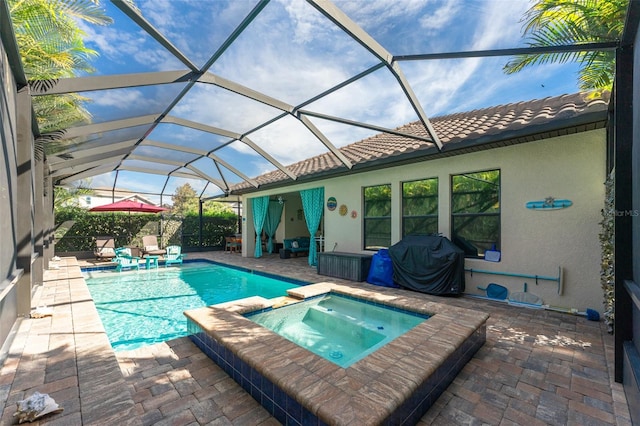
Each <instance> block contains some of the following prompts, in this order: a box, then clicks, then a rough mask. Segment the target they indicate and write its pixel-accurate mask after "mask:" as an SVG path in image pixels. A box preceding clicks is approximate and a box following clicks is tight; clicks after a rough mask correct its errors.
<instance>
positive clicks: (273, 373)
mask: <svg viewBox="0 0 640 426" xmlns="http://www.w3.org/2000/svg"><path fill="white" fill-rule="evenodd" d="M330 291H331V292H336V293H340V294H346V295H349V296H352V297H356V298H360V299H365V300H367V301H370V302H374V303H380V304H384V305H390V306H394V307H396V308H401V309H404V310H410V311H414V312H418V313H423V314H429V315H431V318H429V320H428V321H425V322H423V323H421V324H420V325H418V326H417V327H415V328H413V329H412V330H410V331H409V332H407V333H405V334H404V335H402V336H400V337H398V338H397V339H395V340H393V341H392V342H390V343H388V344H387V345H385V346H383V347H382V348H380V349H378V350H377V351H375V352H374V353H372V354H370V355H368V356H367V357H365V358H363V359H362V360H360V361H358V362H356V363H355V364H353V365H351V366H350V367H347V368H342V367H339V366H337V365H336V364H334V363H332V362H330V361H328V360H326V359H324V358H322V357H320V356H317V355H315V354H313V353H311V352H310V351H308V350H306V349H304V348H302V347H299V346H298V345H296V344H294V343H292V342H290V341H289V340H286V339H285V338H283V337H280V336H279V335H277V334H275V333H274V332H272V331H271V330H268V329H266V328H264V327H262V326H260V325H258V324H255V323H253V322H252V321H251V320H249V319H247V318H245V317H244V316H243V314H245V313H248V312H252V311H255V310H260V309H264V308H268V307H271V306H273V305H283V304H287V300H286V299H285V300H283V299H282V298H278V299H272V300H267V299H264V298H261V297H252V298H247V299H242V300H238V301H234V302H228V303H224V304H220V305H215V306H210V307H205V308H199V309H193V310H189V311H186V312H185V315H186V316H187V318H188V319H189V320H190V321H191V322H193V323H194V324H196V325H197V326H198V327H199V329H200V330H202V331H203V332H204V333H206V335H207V336H209V337H210V338H211V339H214V341H215V343H213V344H214V345H220V346H221V347H224V348H226V349H227V350H228V351H231V352H232V353H233V354H234V355H235V356H237V358H238V359H240V360H241V361H243V362H244V363H246V364H247V365H248V366H249V367H250V368H251V369H253V370H255V372H257V373H259V374H260V375H261V376H262V377H265V378H267V379H268V380H269V381H270V382H272V383H273V384H274V385H276V386H278V387H279V388H280V389H282V390H283V391H284V392H286V394H287V395H289V396H291V397H292V398H295V402H297V403H298V404H300V405H301V406H302V407H303V408H304V409H306V410H307V411H308V412H310V413H312V414H313V415H314V416H316V417H317V418H318V419H319V424H322V423H326V424H336V425H372V424H382V423H385V422H389V421H391V420H392V419H393V420H394V421H395V420H397V417H398V415H405V414H406V415H407V416H409V417H410V416H411V415H412V413H398V412H399V411H403V410H404V409H405V408H406V407H405V406H406V403H407V401H409V400H411V398H412V397H415V394H417V393H419V392H418V391H420V389H421V387H423V385H424V384H425V383H431V382H434V381H435V383H437V384H438V386H439V387H442V388H443V389H444V388H445V387H446V385H448V383H449V379H450V380H453V378H454V377H455V375H456V374H457V371H458V370H459V369H460V368H462V367H463V366H464V363H466V360H465V359H468V358H470V357H471V356H473V353H475V351H476V350H477V349H478V347H477V345H476V346H472V347H470V346H469V345H468V344H466V342H468V341H469V340H470V339H472V338H475V339H476V341H479V342H480V345H481V343H484V339H485V330H486V325H485V324H486V321H487V319H488V318H489V315H488V314H485V313H481V312H478V311H473V310H469V309H465V308H460V307H454V306H450V305H445V304H441V303H437V302H433V301H427V300H423V299H417V298H412V297H410V296H405V295H397V294H388V293H385V292H382V291H381V292H377V291H375V290H372V289H365V288H362V287H358V286H355V285H344V284H334V283H328V282H323V283H317V284H311V285H307V286H303V287H299V288H297V289H292V290H291V291H289V295H290V296H292V297H293V298H299V299H304V298H308V297H312V296H317V295H320V294H323V293H327V292H330ZM289 302H292V300H289ZM196 340H197V339H196ZM196 340H194V341H196ZM196 344H198V342H196ZM460 348H464V350H465V351H467V352H472V353H464V354H462V355H463V356H462V357H460V355H461V354H460V353H459V352H460ZM205 352H206V351H205ZM454 355H455V358H460V361H457V360H455V359H452V358H454ZM214 360H215V359H214ZM462 361H464V362H462ZM230 362H232V363H233V362H234V361H230ZM460 363H462V364H461V365H459V364H460ZM240 375H241V374H240V373H238V376H240ZM247 375H249V373H247ZM450 376H452V377H450ZM234 379H237V381H238V379H240V381H241V380H247V381H248V382H250V381H251V380H250V379H249V378H246V377H244V378H241V377H234ZM445 382H446V383H445ZM251 386H258V387H259V385H256V384H252V383H247V387H248V388H250V389H251ZM256 392H258V390H256ZM252 395H253V393H252ZM438 395H439V393H438V394H437V395H435V394H434V395H432V396H431V397H430V401H431V400H433V401H435V399H436V398H437V396H438ZM254 398H255V396H254ZM270 402H272V401H270ZM420 403H422V402H420V401H419V403H418V404H417V405H420ZM423 404H426V405H424V406H422V407H421V408H419V409H423V408H424V410H425V411H426V409H428V407H429V406H430V403H428V404H427V402H424V403H423ZM263 405H264V404H263ZM411 409H412V410H413V408H411ZM274 415H276V417H278V416H277V412H276V413H275V414H274ZM413 415H414V416H416V415H417V416H418V418H419V417H420V416H421V415H422V414H421V413H413Z"/></svg>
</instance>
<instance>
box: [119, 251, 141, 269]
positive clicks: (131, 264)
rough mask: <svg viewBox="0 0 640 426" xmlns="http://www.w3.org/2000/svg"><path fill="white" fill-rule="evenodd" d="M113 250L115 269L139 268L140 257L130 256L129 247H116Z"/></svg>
mask: <svg viewBox="0 0 640 426" xmlns="http://www.w3.org/2000/svg"><path fill="white" fill-rule="evenodd" d="M115 252H116V257H115V259H114V262H116V263H117V264H118V266H116V271H118V272H120V271H122V269H124V268H132V269H138V270H139V269H140V258H139V257H138V256H131V249H130V248H129V247H118V248H117V249H116V250H115Z"/></svg>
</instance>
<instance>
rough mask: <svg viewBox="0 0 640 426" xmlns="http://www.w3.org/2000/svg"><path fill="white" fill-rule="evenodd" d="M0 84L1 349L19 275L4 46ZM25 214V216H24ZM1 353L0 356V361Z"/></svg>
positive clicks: (11, 105) (12, 113)
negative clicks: (1, 135) (0, 94)
mask: <svg viewBox="0 0 640 426" xmlns="http://www.w3.org/2000/svg"><path fill="white" fill-rule="evenodd" d="M0 80H2V81H1V82H2V91H3V94H2V96H1V97H0V111H2V112H1V113H0V120H1V121H0V131H1V132H2V134H3V137H2V142H1V143H2V149H0V162H2V164H3V167H2V168H1V169H0V199H1V200H2V202H1V203H0V217H1V218H2V220H1V221H0V236H2V240H3V244H0V346H1V345H2V344H3V343H4V342H5V341H6V340H7V338H8V336H9V335H10V332H11V329H12V327H13V325H14V323H15V322H16V319H17V317H18V295H17V293H18V291H17V290H18V286H17V283H18V281H19V279H20V277H21V276H22V271H20V270H18V269H17V265H16V258H17V257H18V248H17V246H16V244H15V241H16V234H17V228H18V224H17V218H18V210H17V206H18V203H17V198H16V197H17V192H18V186H17V182H18V165H17V152H16V140H17V130H16V122H17V107H16V105H17V100H16V97H17V93H16V89H15V88H16V82H15V80H14V78H13V74H12V72H11V67H10V64H9V61H8V58H7V56H6V54H5V51H4V45H3V44H2V43H0ZM23 214H24V213H23ZM3 356H4V353H0V358H2V357H3Z"/></svg>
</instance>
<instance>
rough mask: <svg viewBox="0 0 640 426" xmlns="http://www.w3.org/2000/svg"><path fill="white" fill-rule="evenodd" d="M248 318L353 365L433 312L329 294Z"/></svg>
mask: <svg viewBox="0 0 640 426" xmlns="http://www.w3.org/2000/svg"><path fill="white" fill-rule="evenodd" d="M247 318H249V319H250V320H251V321H254V322H256V323H258V324H260V325H262V326H264V327H266V328H268V329H270V330H272V331H275V332H276V333H278V334H279V335H281V336H282V337H284V338H286V339H288V340H290V341H292V342H294V343H296V344H298V345H300V346H302V347H303V348H306V349H309V350H310V351H311V352H313V353H315V354H317V355H320V356H321V357H323V358H325V359H327V360H329V361H331V362H333V363H335V364H337V365H339V366H341V367H348V366H349V365H351V364H353V363H354V362H356V361H358V360H360V359H362V358H364V357H365V356H367V355H368V354H370V353H372V352H373V351H375V350H376V349H378V348H379V347H381V346H384V345H385V344H387V343H389V342H390V341H392V340H393V339H395V338H396V337H398V336H400V335H402V334H404V333H406V332H407V331H409V330H411V329H412V328H413V327H415V326H417V325H418V324H420V323H421V322H423V321H424V320H425V319H426V318H428V315H420V314H414V313H411V312H407V311H400V310H397V309H396V310H393V309H389V308H387V307H384V306H382V305H374V304H371V303H367V302H366V301H362V300H358V299H354V298H349V297H346V296H340V295H337V294H328V295H324V296H320V297H315V298H313V299H311V300H308V301H305V302H299V303H296V304H293V305H289V306H285V307H282V308H278V309H268V310H266V311H264V312H257V313H252V314H247Z"/></svg>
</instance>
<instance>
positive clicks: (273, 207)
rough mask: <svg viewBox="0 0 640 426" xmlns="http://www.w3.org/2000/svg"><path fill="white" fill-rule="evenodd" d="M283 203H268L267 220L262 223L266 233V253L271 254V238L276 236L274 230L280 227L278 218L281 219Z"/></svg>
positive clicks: (272, 201) (273, 201)
mask: <svg viewBox="0 0 640 426" xmlns="http://www.w3.org/2000/svg"><path fill="white" fill-rule="evenodd" d="M283 208H284V203H283V204H280V203H279V202H278V201H275V200H271V201H269V208H268V209H267V218H266V219H265V221H264V232H266V233H267V237H269V241H267V251H268V252H269V253H273V237H274V236H275V235H276V229H278V225H280V218H281V217H282V209H283Z"/></svg>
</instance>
